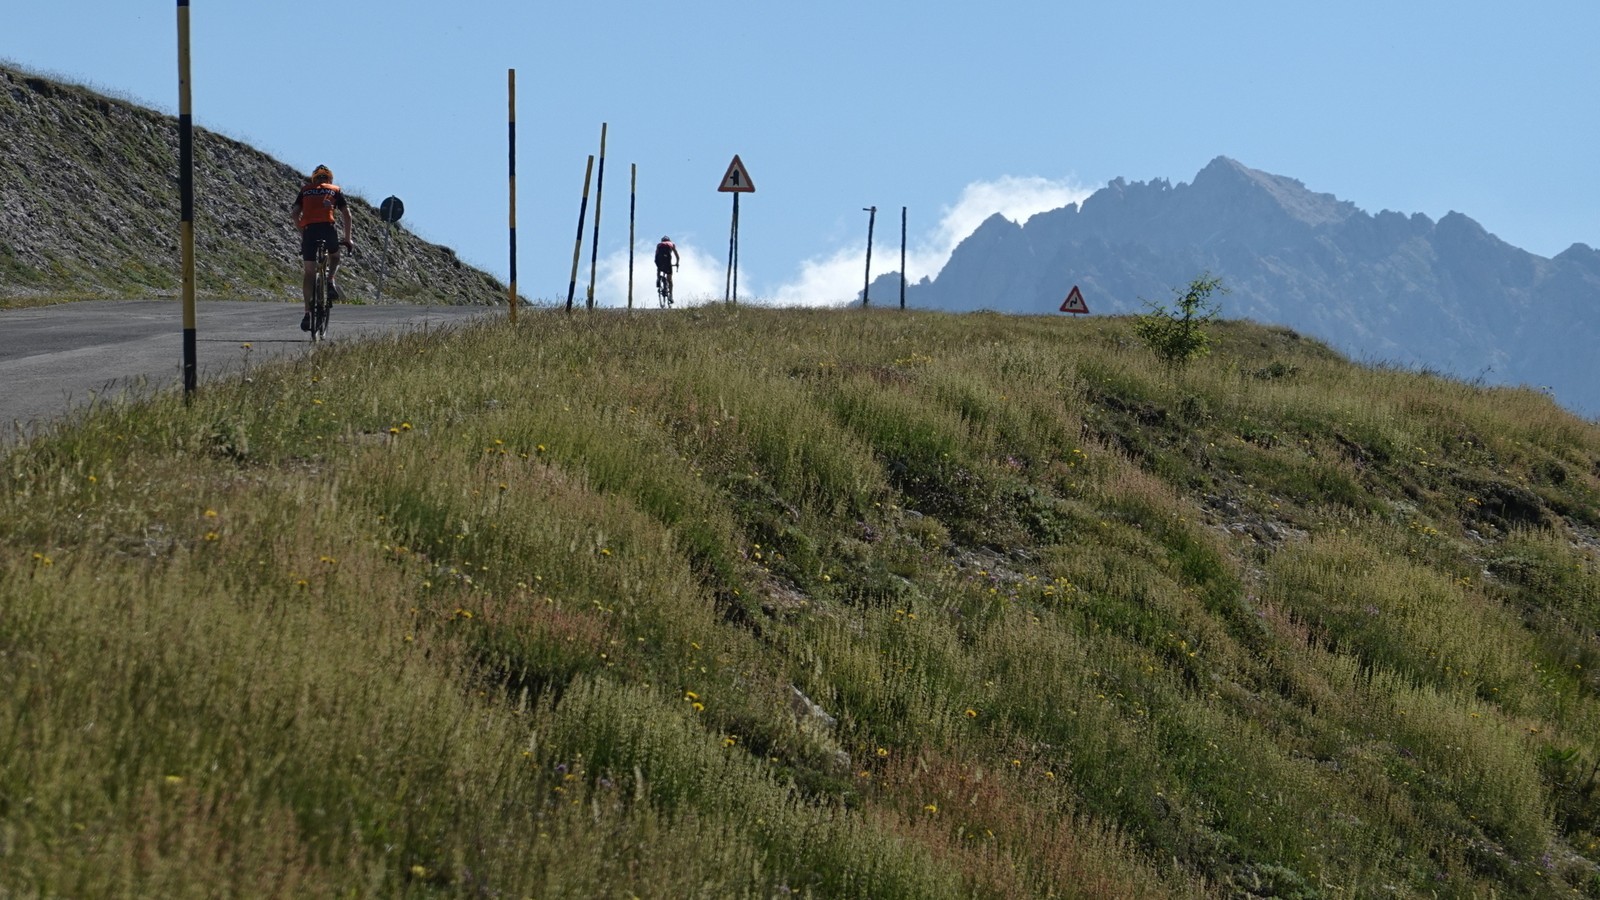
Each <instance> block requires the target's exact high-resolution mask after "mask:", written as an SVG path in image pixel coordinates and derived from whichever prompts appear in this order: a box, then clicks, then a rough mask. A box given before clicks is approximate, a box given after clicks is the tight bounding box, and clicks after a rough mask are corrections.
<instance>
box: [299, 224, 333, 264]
mask: <svg viewBox="0 0 1600 900" xmlns="http://www.w3.org/2000/svg"><path fill="white" fill-rule="evenodd" d="M319 244H326V245H327V246H328V252H329V253H338V252H339V230H338V229H337V228H334V227H333V223H332V222H314V223H312V224H310V225H307V226H306V227H304V228H302V229H300V258H301V259H303V260H305V261H306V262H316V261H317V245H319Z"/></svg>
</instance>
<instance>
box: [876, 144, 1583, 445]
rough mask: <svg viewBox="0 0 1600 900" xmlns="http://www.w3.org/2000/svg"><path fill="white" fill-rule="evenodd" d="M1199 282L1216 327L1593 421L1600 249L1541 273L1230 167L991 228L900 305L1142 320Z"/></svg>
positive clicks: (1450, 225)
mask: <svg viewBox="0 0 1600 900" xmlns="http://www.w3.org/2000/svg"><path fill="white" fill-rule="evenodd" d="M1206 271H1209V272H1210V273H1211V274H1213V275H1217V276H1220V277H1221V278H1222V279H1223V282H1224V283H1225V284H1226V286H1227V287H1228V288H1229V290H1230V293H1229V294H1227V295H1226V296H1224V297H1221V298H1220V305H1221V309H1222V314H1223V316H1225V317H1227V318H1243V319H1252V320H1255V321H1258V322H1263V323H1269V324H1277V325H1283V326H1286V327H1289V328H1292V329H1295V330H1296V331H1300V332H1303V333H1305V334H1307V335H1309V336H1312V337H1315V338H1318V339H1320V340H1323V341H1325V342H1327V343H1329V344H1330V345H1332V346H1333V347H1335V348H1337V349H1338V350H1339V351H1340V352H1342V353H1345V354H1346V355H1348V356H1350V357H1351V358H1352V359H1355V360H1357V361H1361V362H1369V363H1379V364H1390V365H1397V366H1404V367H1415V368H1423V369H1428V370H1432V371H1436V372H1440V373H1442V374H1446V375H1450V376H1452V377H1457V378H1461V379H1465V380H1472V381H1481V382H1483V383H1486V384H1495V385H1528V386H1532V387H1536V388H1539V389H1542V390H1546V391H1548V392H1549V393H1551V394H1552V396H1554V397H1555V399H1556V400H1557V401H1558V402H1560V403H1561V404H1562V405H1564V406H1566V407H1567V408H1568V409H1571V410H1573V411H1575V412H1577V413H1579V414H1581V415H1584V416H1587V417H1591V418H1592V417H1595V416H1597V415H1600V366H1597V365H1596V362H1595V354H1596V350H1597V340H1600V251H1596V250H1594V249H1593V248H1591V247H1588V246H1585V245H1583V244H1573V245H1572V246H1571V247H1569V248H1568V249H1567V250H1565V251H1563V252H1562V253H1561V254H1559V255H1557V256H1556V257H1555V258H1553V259H1546V258H1544V257H1541V256H1537V255H1535V254H1532V253H1529V252H1527V251H1525V250H1521V249H1518V248H1516V247H1513V246H1511V245H1510V244H1507V243H1506V242H1504V241H1502V240H1500V239H1499V238H1497V237H1495V236H1494V235H1492V234H1490V233H1488V232H1487V231H1485V230H1484V229H1483V227H1482V226H1480V225H1479V224H1478V223H1477V222H1474V221H1473V220H1472V219H1470V218H1468V217H1467V216H1464V215H1462V214H1460V213H1456V212H1452V213H1450V214H1448V215H1446V216H1445V217H1444V218H1442V219H1440V220H1439V221H1437V222H1435V221H1433V220H1431V219H1429V218H1428V217H1427V216H1425V215H1421V214H1415V215H1409V216H1408V215H1403V214H1401V213H1397V212H1390V211H1387V210H1385V211H1383V212H1380V213H1378V214H1377V215H1371V214H1368V213H1366V212H1363V211H1361V210H1359V209H1357V208H1356V207H1355V206H1354V205H1353V204H1351V203H1349V202H1347V201H1341V200H1339V199H1338V198H1336V197H1334V196H1332V195H1330V194H1320V193H1316V192H1313V191H1311V190H1308V189H1307V188H1306V186H1305V185H1304V184H1302V183H1301V182H1299V181H1296V180H1294V179H1292V178H1286V177H1283V176H1280V175H1271V174H1268V173H1266V172H1261V171H1258V170H1255V169H1251V168H1249V167H1247V166H1244V165H1241V164H1240V163H1238V162H1236V161H1234V160H1232V159H1228V158H1226V157H1218V158H1217V159H1215V160H1213V161H1212V162H1211V163H1210V164H1209V165H1207V166H1206V167H1205V168H1204V169H1202V170H1201V171H1200V172H1199V174H1198V175H1196V176H1195V178H1194V181H1193V182H1192V183H1190V184H1181V183H1180V184H1178V185H1177V186H1173V185H1172V184H1171V183H1170V182H1168V181H1166V180H1164V179H1157V180H1153V181H1149V182H1133V183H1129V182H1127V181H1124V180H1123V179H1120V178H1119V179H1117V180H1115V181H1113V182H1111V183H1110V184H1108V185H1107V186H1106V187H1104V188H1102V189H1100V190H1098V191H1096V192H1095V193H1094V194H1093V195H1091V196H1090V197H1089V198H1088V199H1086V200H1084V201H1083V203H1082V205H1078V204H1072V205H1069V206H1066V207H1063V208H1061V209H1057V210H1052V211H1050V212H1045V213H1040V214H1038V215H1035V216H1033V217H1032V218H1031V219H1029V220H1028V221H1027V222H1026V223H1025V224H1021V225H1019V224H1017V223H1015V222H1012V221H1010V220H1008V219H1006V218H1004V217H1002V216H999V215H995V216H992V217H990V218H989V219H988V220H987V221H985V222H984V223H983V224H982V225H981V226H979V227H978V229H977V230H976V231H975V232H973V234H972V235H971V236H970V237H968V238H967V239H966V240H965V241H963V242H962V243H961V244H960V245H959V246H958V247H957V248H956V250H955V252H954V254H953V255H952V256H951V258H950V261H949V262H948V263H947V264H946V265H945V267H944V269H943V270H942V271H941V272H940V273H939V274H938V276H937V277H936V278H934V279H931V280H929V279H924V280H923V281H921V282H920V283H917V284H913V285H910V286H908V288H907V291H906V302H907V304H908V305H911V306H916V307H919V308H935V309H945V310H952V311H957V310H975V309H992V310H997V311H1004V312H1017V313H1046V312H1054V311H1056V310H1057V309H1058V308H1059V307H1060V306H1061V303H1062V300H1063V299H1064V298H1065V297H1066V295H1067V292H1068V291H1069V290H1070V289H1071V288H1072V286H1073V285H1078V286H1079V287H1080V288H1081V289H1082V291H1083V294H1084V296H1085V298H1086V299H1087V302H1088V304H1089V307H1090V309H1091V310H1092V312H1094V313H1142V312H1145V311H1147V309H1148V305H1147V303H1146V301H1151V302H1155V303H1160V304H1164V305H1170V304H1171V302H1172V299H1173V298H1172V292H1173V289H1175V288H1181V287H1184V286H1186V285H1187V284H1188V283H1189V282H1190V281H1191V280H1193V279H1194V278H1195V277H1196V276H1197V275H1199V274H1200V273H1202V272H1206ZM879 282H880V283H878V284H876V285H875V286H874V287H873V290H872V294H873V295H874V296H878V297H890V296H897V294H898V289H899V274H898V273H895V274H893V275H890V276H884V277H883V278H880V279H879Z"/></svg>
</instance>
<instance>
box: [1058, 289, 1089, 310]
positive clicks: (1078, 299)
mask: <svg viewBox="0 0 1600 900" xmlns="http://www.w3.org/2000/svg"><path fill="white" fill-rule="evenodd" d="M1061 311H1062V312H1069V313H1086V312H1088V311H1089V304H1087V303H1085V302H1083V291H1080V290H1078V286H1077V285H1073V286H1072V292H1071V293H1069V294H1067V299H1065V300H1063V301H1061Z"/></svg>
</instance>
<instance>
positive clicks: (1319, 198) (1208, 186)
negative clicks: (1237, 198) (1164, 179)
mask: <svg viewBox="0 0 1600 900" xmlns="http://www.w3.org/2000/svg"><path fill="white" fill-rule="evenodd" d="M1191 187H1192V188H1193V189H1194V190H1195V191H1197V192H1199V193H1201V194H1212V193H1217V192H1226V193H1239V192H1242V191H1253V192H1259V193H1261V194H1264V195H1265V196H1267V197H1269V198H1270V199H1271V200H1272V202H1273V203H1275V204H1276V205H1277V206H1278V207H1280V208H1281V209H1282V210H1283V211H1284V213H1286V214H1287V215H1288V216H1290V217H1291V218H1293V219H1295V220H1297V221H1300V222H1303V223H1305V224H1307V225H1312V226H1317V225H1336V224H1338V223H1340V222H1343V221H1344V220H1346V219H1348V218H1350V217H1351V216H1353V215H1356V214H1357V213H1358V212H1359V210H1357V209H1356V206H1355V204H1353V203H1350V202H1348V201H1343V200H1340V199H1339V198H1337V197H1335V196H1333V195H1332V194H1319V193H1316V192H1315V191H1312V190H1310V189H1308V188H1307V187H1306V186H1305V184H1304V183H1303V182H1301V181H1299V180H1297V179H1294V178H1288V177H1285V176H1283V175H1273V174H1271V173H1268V172H1263V171H1261V170H1259V169H1252V168H1250V167H1249V166H1246V165H1244V164H1243V163H1241V162H1239V161H1238V160H1235V159H1230V158H1229V157H1226V156H1219V157H1217V158H1216V159H1213V160H1212V161H1211V162H1210V163H1209V164H1208V165H1207V166H1206V167H1205V168H1204V169H1201V170H1200V173H1199V174H1198V175H1196V176H1195V178H1194V183H1193V184H1192V185H1191Z"/></svg>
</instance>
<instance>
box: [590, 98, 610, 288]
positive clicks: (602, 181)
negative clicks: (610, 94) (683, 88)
mask: <svg viewBox="0 0 1600 900" xmlns="http://www.w3.org/2000/svg"><path fill="white" fill-rule="evenodd" d="M605 189H606V123H604V122H601V123H600V171H599V173H598V174H596V176H595V183H594V241H593V242H592V243H591V244H590V245H589V299H588V306H589V308H590V309H594V275H595V269H596V268H597V267H598V266H599V264H600V194H601V192H602V191H604V190H605Z"/></svg>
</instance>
